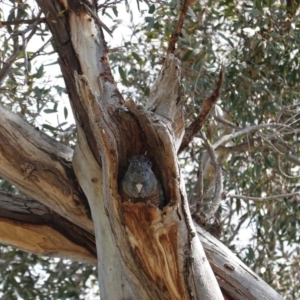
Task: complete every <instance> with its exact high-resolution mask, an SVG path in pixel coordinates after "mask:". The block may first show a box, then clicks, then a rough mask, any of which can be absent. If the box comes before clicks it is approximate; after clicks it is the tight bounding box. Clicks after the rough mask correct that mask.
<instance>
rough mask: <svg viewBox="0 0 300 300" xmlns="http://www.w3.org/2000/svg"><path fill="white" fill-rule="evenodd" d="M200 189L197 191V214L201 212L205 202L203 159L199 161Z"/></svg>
mask: <svg viewBox="0 0 300 300" xmlns="http://www.w3.org/2000/svg"><path fill="white" fill-rule="evenodd" d="M198 184H199V186H198V189H197V192H198V193H197V194H198V195H197V198H198V199H197V206H196V213H199V212H200V209H201V204H202V201H203V162H202V159H200V161H199V176H198Z"/></svg>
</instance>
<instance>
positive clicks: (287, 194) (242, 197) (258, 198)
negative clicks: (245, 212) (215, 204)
mask: <svg viewBox="0 0 300 300" xmlns="http://www.w3.org/2000/svg"><path fill="white" fill-rule="evenodd" d="M295 196H300V192H295V193H286V194H279V195H273V196H267V197H252V196H244V195H234V194H227V195H226V197H229V198H237V199H243V200H252V201H254V202H265V201H271V200H279V201H282V198H290V197H295ZM295 201H296V202H299V203H300V198H296V199H295Z"/></svg>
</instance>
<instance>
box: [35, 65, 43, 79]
mask: <svg viewBox="0 0 300 300" xmlns="http://www.w3.org/2000/svg"><path fill="white" fill-rule="evenodd" d="M43 75H44V65H41V66H40V67H39V68H38V70H37V72H36V78H42V77H43Z"/></svg>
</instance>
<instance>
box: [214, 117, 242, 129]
mask: <svg viewBox="0 0 300 300" xmlns="http://www.w3.org/2000/svg"><path fill="white" fill-rule="evenodd" d="M214 119H215V120H216V121H217V122H219V123H222V124H225V125H227V126H229V127H231V128H234V129H241V127H239V126H237V125H235V124H234V123H232V122H230V121H228V120H225V119H224V118H221V117H218V116H214Z"/></svg>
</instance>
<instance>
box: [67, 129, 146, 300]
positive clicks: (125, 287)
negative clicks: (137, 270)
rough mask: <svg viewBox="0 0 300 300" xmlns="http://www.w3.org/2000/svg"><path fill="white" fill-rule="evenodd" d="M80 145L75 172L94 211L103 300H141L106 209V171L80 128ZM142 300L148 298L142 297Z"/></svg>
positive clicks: (75, 158) (74, 162) (75, 161)
mask: <svg viewBox="0 0 300 300" xmlns="http://www.w3.org/2000/svg"><path fill="white" fill-rule="evenodd" d="M78 141H79V143H78V144H77V146H76V150H75V155H74V158H73V165H74V170H75V172H76V175H77V178H78V180H79V182H80V184H81V187H82V189H83V190H84V192H85V193H86V195H87V197H88V199H89V203H90V205H91V207H92V217H93V220H94V224H95V229H96V230H95V235H96V243H97V257H98V270H99V275H98V281H99V286H100V289H101V297H102V298H103V299H115V300H118V299H137V298H136V297H134V298H131V297H133V292H132V287H131V286H130V285H129V284H128V282H127V279H126V277H125V276H124V271H123V266H122V261H121V260H120V258H119V253H118V249H117V245H116V243H115V240H114V239H113V234H112V230H113V228H111V226H110V222H109V215H108V211H107V210H106V208H105V206H104V200H103V197H104V195H103V193H102V190H103V187H102V182H103V178H102V173H103V172H102V170H101V168H100V167H99V165H98V164H97V163H96V161H95V159H94V157H93V155H92V153H91V150H90V149H89V148H88V146H87V141H86V139H85V136H84V134H83V131H82V129H81V128H80V127H79V126H78ZM140 296H141V298H140V299H147V298H143V296H144V295H140Z"/></svg>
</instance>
